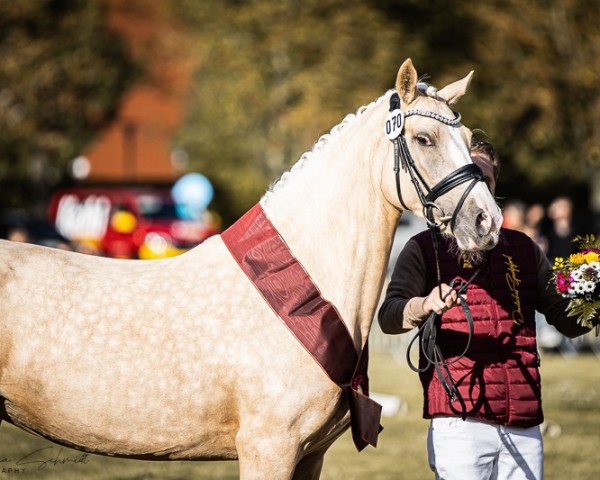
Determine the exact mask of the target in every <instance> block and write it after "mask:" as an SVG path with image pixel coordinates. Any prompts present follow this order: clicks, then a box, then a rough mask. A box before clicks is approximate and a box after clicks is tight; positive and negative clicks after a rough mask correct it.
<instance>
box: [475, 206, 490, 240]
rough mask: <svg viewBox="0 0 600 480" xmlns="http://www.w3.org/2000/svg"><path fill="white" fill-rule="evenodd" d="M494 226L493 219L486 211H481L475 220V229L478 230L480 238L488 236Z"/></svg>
mask: <svg viewBox="0 0 600 480" xmlns="http://www.w3.org/2000/svg"><path fill="white" fill-rule="evenodd" d="M492 226H493V222H492V218H491V217H490V215H489V214H488V213H487V212H485V211H481V212H480V213H479V214H478V215H477V217H476V218H475V228H476V229H477V234H478V235H479V236H480V237H483V236H485V235H488V234H489V233H490V231H491V230H492Z"/></svg>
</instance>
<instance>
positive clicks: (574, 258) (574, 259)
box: [569, 253, 585, 265]
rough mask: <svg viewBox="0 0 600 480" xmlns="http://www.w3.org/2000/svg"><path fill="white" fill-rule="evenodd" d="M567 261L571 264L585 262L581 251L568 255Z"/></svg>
mask: <svg viewBox="0 0 600 480" xmlns="http://www.w3.org/2000/svg"><path fill="white" fill-rule="evenodd" d="M569 262H570V263H572V264H573V265H581V264H583V263H585V255H584V254H583V253H573V254H571V255H570V256H569Z"/></svg>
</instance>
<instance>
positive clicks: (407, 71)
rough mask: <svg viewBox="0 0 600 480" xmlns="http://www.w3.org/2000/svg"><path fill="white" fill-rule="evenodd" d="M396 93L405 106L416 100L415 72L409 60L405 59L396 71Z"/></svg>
mask: <svg viewBox="0 0 600 480" xmlns="http://www.w3.org/2000/svg"><path fill="white" fill-rule="evenodd" d="M396 91H397V92H398V95H400V98H401V99H402V101H403V102H404V103H405V104H406V105H408V104H410V103H412V102H413V101H414V100H415V98H417V71H416V70H415V67H414V66H413V64H412V60H411V59H410V58H407V59H406V60H405V61H404V63H403V64H402V65H401V66H400V70H398V76H397V77H396Z"/></svg>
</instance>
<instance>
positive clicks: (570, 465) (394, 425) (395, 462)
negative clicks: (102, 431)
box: [0, 353, 600, 480]
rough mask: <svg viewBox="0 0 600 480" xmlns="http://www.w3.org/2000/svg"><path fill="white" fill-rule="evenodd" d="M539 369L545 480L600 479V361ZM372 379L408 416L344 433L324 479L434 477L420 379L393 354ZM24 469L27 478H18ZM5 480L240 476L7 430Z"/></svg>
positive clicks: (374, 366) (229, 465) (375, 363)
mask: <svg viewBox="0 0 600 480" xmlns="http://www.w3.org/2000/svg"><path fill="white" fill-rule="evenodd" d="M541 368H542V383H543V399H544V410H545V414H546V418H547V419H548V420H551V422H552V425H553V427H554V428H553V429H551V430H550V431H549V433H552V434H553V435H552V436H551V435H546V436H545V437H544V445H545V452H546V457H545V479H546V480H559V479H560V480H564V479H568V480H590V479H595V478H600V464H599V463H598V462H597V459H596V456H595V455H596V453H598V452H600V432H599V431H600V382H599V379H600V375H599V371H600V361H599V360H598V358H597V357H595V356H593V355H581V356H576V357H568V358H565V357H562V356H560V355H545V356H543V357H542V366H541ZM370 376H371V388H372V390H373V391H376V392H379V393H385V394H392V395H397V396H400V397H401V398H402V399H403V401H404V402H405V404H406V407H407V408H406V411H405V412H403V413H402V414H400V415H397V416H395V417H392V418H383V421H382V423H383V426H384V428H385V430H384V431H383V432H382V434H381V435H380V437H379V446H378V448H377V449H374V448H371V447H368V448H367V449H365V450H364V451H363V452H361V453H357V452H356V450H355V449H354V446H353V444H352V441H351V438H350V435H349V433H348V432H347V433H346V434H344V435H343V436H342V438H340V439H339V440H338V441H337V442H336V443H335V444H334V445H333V447H332V448H331V449H330V451H329V452H328V453H327V456H326V457H325V466H324V469H323V475H322V479H323V480H339V479H348V480H352V479H361V480H362V479H368V480H391V479H394V480H402V479H407V480H408V479H411V480H419V479H430V478H432V475H431V472H430V471H429V468H428V466H427V458H426V451H425V441H426V435H427V421H425V420H423V419H422V418H421V398H420V388H419V383H418V378H417V376H416V374H415V373H413V372H412V371H410V370H409V369H408V368H407V367H406V365H405V364H404V363H402V364H398V363H396V362H395V361H394V360H393V359H392V358H391V357H389V356H388V355H386V354H381V353H377V354H374V355H372V359H371V364H370ZM558 427H559V428H558ZM559 430H560V431H559ZM38 449H44V450H41V451H37V450H38ZM36 451H37V452H36ZM28 454H31V456H30V457H29V461H31V462H32V463H28V464H26V465H23V464H17V460H18V459H21V458H23V457H24V456H25V455H28ZM26 461H27V460H26ZM44 461H45V463H43V462H44ZM23 468H24V469H25V471H20V469H23ZM14 470H19V472H16V473H15V472H14ZM2 477H5V478H22V479H28V478H41V479H57V480H58V479H60V480H76V479H77V480H81V479H87V478H89V479H106V480H133V479H158V480H163V479H164V480H171V479H172V480H175V479H177V480H183V479H214V480H229V479H237V478H238V474H237V463H236V462H198V463H193V462H164V463H163V462H142V461H135V460H122V459H114V458H105V457H99V456H93V455H90V456H85V455H82V454H81V453H80V452H76V451H73V450H68V449H61V448H60V447H58V446H55V445H54V444H52V443H49V442H47V441H45V440H42V439H39V438H37V437H35V436H33V435H30V434H28V433H25V432H22V431H20V430H18V429H16V428H14V427H12V426H11V425H8V424H2V426H1V427H0V480H1V478H2ZM265 480H269V479H265Z"/></svg>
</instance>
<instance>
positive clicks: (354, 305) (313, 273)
mask: <svg viewBox="0 0 600 480" xmlns="http://www.w3.org/2000/svg"><path fill="white" fill-rule="evenodd" d="M363 139H364V137H363ZM337 143H338V144H339V143H340V142H337ZM341 143H342V144H343V142H341ZM360 143H361V142H352V141H350V142H348V144H347V146H346V148H335V146H330V147H328V148H327V149H326V150H325V151H323V152H321V154H320V155H319V156H318V158H314V159H312V160H311V161H310V162H308V163H306V164H305V165H304V166H303V167H302V168H301V169H299V170H296V171H295V172H294V173H293V174H291V175H290V177H289V179H287V180H286V185H285V186H283V187H281V188H280V189H276V191H274V192H271V193H269V194H268V195H269V198H268V201H265V199H264V198H263V202H262V204H263V208H264V210H265V212H266V214H267V216H268V217H269V219H270V220H271V222H272V223H273V225H274V226H275V228H276V229H277V230H278V232H279V233H280V234H281V236H282V238H283V239H284V240H285V241H286V243H287V244H288V246H289V247H290V250H291V251H292V253H293V254H294V256H295V257H296V258H297V259H298V261H299V262H300V263H301V264H302V265H303V267H304V268H305V270H306V271H307V273H308V274H309V275H310V277H311V278H312V280H313V281H314V283H315V284H316V285H317V287H318V288H319V290H320V292H321V294H322V296H323V298H325V299H326V300H328V301H329V302H331V303H332V304H333V305H334V306H335V307H336V308H337V310H338V311H339V313H340V315H341V317H342V320H343V321H344V322H345V323H346V326H347V327H348V330H349V332H350V334H351V335H352V336H353V338H354V342H355V345H356V347H357V348H360V347H361V346H362V345H363V344H364V341H365V339H366V337H367V335H368V333H369V330H370V327H371V323H372V321H373V316H374V314H375V308H376V306H377V303H378V300H379V296H380V294H381V289H382V286H383V280H384V277H385V272H386V268H387V264H388V260H389V254H390V250H391V246H392V239H393V236H394V230H395V227H396V224H397V222H398V219H399V216H400V213H399V212H398V210H396V209H394V208H392V207H391V206H389V205H387V204H386V203H385V201H384V200H383V194H382V193H381V190H380V189H381V185H380V184H379V183H378V182H377V181H376V179H377V178H378V177H380V176H381V173H379V175H377V174H376V172H377V168H374V165H373V163H376V162H375V160H376V154H375V152H374V151H370V150H369V147H368V146H367V147H365V146H364V145H361V144H360ZM364 143H368V142H364ZM381 150H386V149H385V148H380V152H379V153H377V155H378V156H381V155H386V158H391V157H387V154H388V153H389V151H386V152H385V153H382V152H381ZM389 155H391V153H389ZM389 170H390V172H389V175H392V171H391V170H392V169H391V165H390V168H389ZM374 173H375V174H374ZM385 173H387V170H386V171H385Z"/></svg>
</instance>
